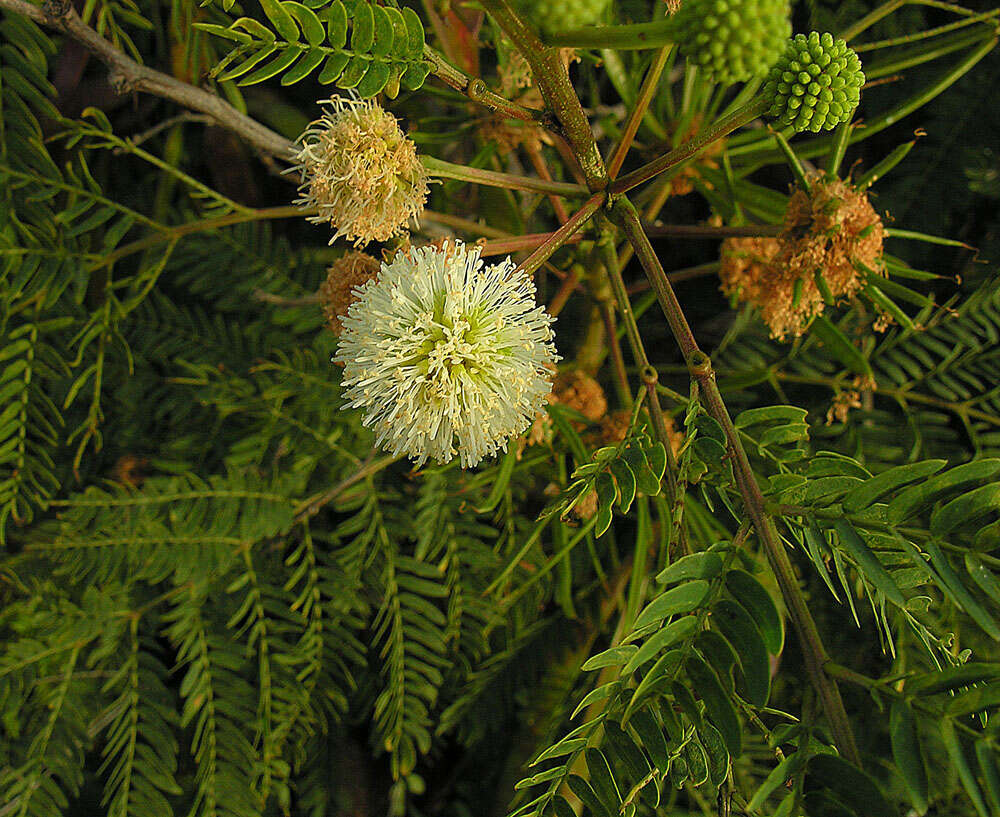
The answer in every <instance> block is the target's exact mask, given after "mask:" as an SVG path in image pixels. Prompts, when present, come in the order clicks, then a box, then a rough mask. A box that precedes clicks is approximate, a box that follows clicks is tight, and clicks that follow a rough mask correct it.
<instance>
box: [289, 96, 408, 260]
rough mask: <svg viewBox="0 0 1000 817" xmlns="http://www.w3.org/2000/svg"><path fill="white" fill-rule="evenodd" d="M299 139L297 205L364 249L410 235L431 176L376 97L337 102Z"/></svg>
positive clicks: (339, 100) (313, 219)
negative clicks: (310, 210) (313, 211)
mask: <svg viewBox="0 0 1000 817" xmlns="http://www.w3.org/2000/svg"><path fill="white" fill-rule="evenodd" d="M324 102H325V103H328V104H329V105H332V106H333V107H332V108H328V109H325V110H324V112H323V116H322V117H321V118H320V119H318V120H317V121H315V122H313V123H312V124H310V126H309V128H308V129H307V130H306V132H305V133H303V134H302V136H301V137H300V140H299V141H300V143H301V148H300V149H299V153H298V155H297V157H296V158H297V161H298V164H297V165H296V167H295V168H293V170H299V171H300V172H301V174H302V185H301V186H300V188H299V193H300V194H301V198H299V199H297V200H296V202H295V203H296V204H300V205H302V206H304V207H308V208H316V209H317V210H318V212H317V213H316V215H314V216H309V218H308V220H309V221H311V222H313V223H314V224H319V223H322V222H329V223H330V224H331V225H333V227H335V228H336V232H335V233H334V236H333V238H331V239H330V243H331V244H332V243H333V242H334V241H336V240H337V239H338V238H340V237H341V236H345V237H346V238H347V239H348V240H349V241H353V242H354V246H356V247H360V246H363V245H364V244H367V243H368V242H369V241H388V240H389V239H390V238H393V237H395V236H397V235H401V234H403V233H405V232H406V225H407V224H408V222H410V220H411V219H412V220H414V221H415V220H416V219H417V218H418V217H419V216H420V214H421V213H422V212H423V210H424V203H425V202H426V201H427V171H426V170H425V169H424V166H423V165H422V164H421V162H420V159H419V157H418V156H417V148H416V145H414V144H413V142H412V141H411V140H409V139H408V138H407V137H406V136H405V135H404V134H403V131H402V130H401V129H400V127H399V123H398V122H397V121H396V118H395V117H394V116H393V115H392V114H390V113H388V112H386V111H384V110H383V109H382V108H380V107H379V106H378V105H377V104H376V103H375V102H373V101H371V100H359V99H348V98H344V97H336V98H334V99H328V100H324Z"/></svg>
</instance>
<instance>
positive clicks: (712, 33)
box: [672, 0, 792, 84]
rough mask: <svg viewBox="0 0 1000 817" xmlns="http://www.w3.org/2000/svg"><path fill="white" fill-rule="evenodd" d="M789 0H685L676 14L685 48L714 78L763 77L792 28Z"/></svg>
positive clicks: (678, 35) (730, 80)
mask: <svg viewBox="0 0 1000 817" xmlns="http://www.w3.org/2000/svg"><path fill="white" fill-rule="evenodd" d="M790 14H791V12H790V8H789V4H788V0H684V2H683V3H682V4H681V7H680V9H678V11H677V13H676V14H675V15H674V16H673V18H672V19H673V21H674V25H675V26H676V31H677V33H676V35H675V36H674V39H675V40H676V41H677V43H678V44H679V46H680V49H681V53H682V54H684V56H685V57H686V58H687V59H688V62H693V63H695V64H696V65H698V66H699V67H700V68H701V69H702V70H703V71H704V72H705V73H706V74H707V76H708V78H709V79H711V80H713V81H715V82H719V83H723V84H730V83H733V82H743V81H745V80H748V79H750V78H751V77H755V76H762V75H764V74H766V73H767V69H768V68H770V67H771V65H773V64H774V61H775V60H776V59H778V55H779V54H781V50H782V49H783V48H784V47H785V43H786V42H787V41H788V38H789V37H790V36H791V33H792V24H791V21H790Z"/></svg>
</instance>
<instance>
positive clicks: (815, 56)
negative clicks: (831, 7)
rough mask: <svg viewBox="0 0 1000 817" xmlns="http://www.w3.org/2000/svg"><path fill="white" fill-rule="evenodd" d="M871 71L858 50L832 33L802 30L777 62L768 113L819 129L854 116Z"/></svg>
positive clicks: (771, 79) (785, 121) (767, 94)
mask: <svg viewBox="0 0 1000 817" xmlns="http://www.w3.org/2000/svg"><path fill="white" fill-rule="evenodd" d="M864 84H865V75H864V72H862V70H861V60H860V59H858V55H857V54H855V53H854V51H852V50H851V49H850V48H848V47H847V43H845V42H844V41H843V40H835V39H834V38H833V35H832V34H820V33H819V32H818V31H813V32H812V33H811V34H809V36H806V35H805V34H796V35H795V37H794V39H791V40H789V41H788V44H787V46H786V47H785V50H784V52H783V53H782V54H781V56H780V57H779V58H778V61H777V62H776V63H775V64H774V66H773V67H772V68H771V72H770V74H768V77H767V82H766V83H765V85H764V90H763V94H764V97H765V98H766V99H767V100H768V101H769V102H770V103H771V109H770V111H769V112H768V115H769V116H770V117H771V118H772V119H776V120H777V121H778V122H779V123H780V124H782V125H790V126H791V127H793V128H794V129H795V130H796V131H804V130H809V131H812V132H813V133H818V132H819V131H821V130H831V129H832V128H835V127H836V126H837V125H839V124H840V123H841V122H849V121H850V119H851V116H852V115H853V114H854V110H855V108H857V107H858V102H860V100H861V86H862V85H864Z"/></svg>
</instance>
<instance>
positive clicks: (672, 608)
mask: <svg viewBox="0 0 1000 817" xmlns="http://www.w3.org/2000/svg"><path fill="white" fill-rule="evenodd" d="M708 589H709V585H708V582H706V581H704V580H701V579H697V580H695V581H690V582H687V583H685V584H682V585H680V586H679V587H674V588H671V589H670V590H666V591H665V592H663V593H661V594H660V595H659V596H657V597H656V598H655V599H653V601H651V602H650V603H649V604H647V605H646V607H645V608H644V609H643V611H642V612H641V613H639V615H638V617H637V618H636V620H635V624H634V625H633V628H634V629H636V630H639V629H642V628H643V627H645V626H646V625H648V624H652V623H653V622H656V621H660V620H662V619H664V618H667V617H668V616H672V615H676V614H677V613H689V612H691V611H692V610H694V609H695V608H696V607H698V606H699V605H700V604H701V603H702V602H703V601H704V600H705V598H706V597H707V596H708Z"/></svg>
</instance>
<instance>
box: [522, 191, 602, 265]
mask: <svg viewBox="0 0 1000 817" xmlns="http://www.w3.org/2000/svg"><path fill="white" fill-rule="evenodd" d="M606 198H607V197H606V196H605V194H604V192H603V191H599V192H597V193H594V195H593V196H591V197H590V198H589V199H587V201H586V202H584V204H583V206H582V207H581V208H580V209H579V210H577V211H576V212H575V213H573V215H571V216H570V217H569V219H568V220H567V221H566V223H565V224H563V225H562V227H560V228H559V229H558V230H556V231H555V232H554V233H552V235H550V236H549V237H548V238H547V239H546V240H545V242H544V243H543V244H541V246H539V247H538V249H537V250H535V251H534V252H533V253H532V254H531V255H529V256H528V257H527V258H526V259H525V260H524V261H523V262H522V263H521V264H520V265H519V266H518V269H520V270H522V271H523V272H526V273H527V274H528V275H531V274H532V273H534V271H535V270H537V269H538V268H539V267H540V266H541V265H542V264H544V263H545V262H546V261H548V260H549V258H550V257H551V256H552V254H553V253H554V252H555V251H556V250H558V249H559V248H560V247H561V246H562V245H563V244H565V243H566V242H567V241H569V239H570V237H571V236H572V235H573V234H574V233H575V232H576V231H577V230H579V229H580V228H581V227H583V225H584V224H586V223H587V222H588V221H590V218H591V216H593V215H594V213H596V212H597V211H598V210H599V209H600V208H601V206H602V205H603V204H604V201H605V199H606Z"/></svg>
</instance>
